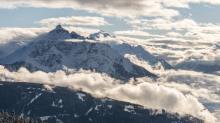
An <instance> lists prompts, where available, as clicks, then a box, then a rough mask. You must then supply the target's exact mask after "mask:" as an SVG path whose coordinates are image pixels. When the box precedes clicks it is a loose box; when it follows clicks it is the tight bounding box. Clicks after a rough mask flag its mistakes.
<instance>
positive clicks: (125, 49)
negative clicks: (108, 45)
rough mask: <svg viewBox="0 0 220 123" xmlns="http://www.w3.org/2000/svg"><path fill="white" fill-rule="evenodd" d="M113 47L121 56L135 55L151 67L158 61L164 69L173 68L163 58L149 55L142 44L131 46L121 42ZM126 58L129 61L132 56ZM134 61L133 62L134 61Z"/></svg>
mask: <svg viewBox="0 0 220 123" xmlns="http://www.w3.org/2000/svg"><path fill="white" fill-rule="evenodd" d="M113 49H115V50H117V51H118V52H119V53H120V54H121V55H122V56H125V57H126V55H127V54H129V55H130V56H133V55H134V56H135V57H136V58H137V59H138V60H140V61H146V62H147V63H148V64H149V65H150V66H152V67H153V68H155V67H156V65H157V64H158V63H160V64H161V66H162V67H163V68H164V69H165V70H166V69H174V68H173V67H172V66H171V65H169V64H168V63H167V62H166V61H165V60H163V59H159V58H156V57H155V56H153V55H151V54H150V53H149V52H148V51H146V50H145V49H144V48H143V47H142V46H140V45H138V46H131V45H129V44H126V43H123V44H119V45H116V46H114V47H113ZM126 58H128V59H130V61H131V62H133V61H132V58H131V57H129V56H127V57H126ZM134 63H135V62H134Z"/></svg>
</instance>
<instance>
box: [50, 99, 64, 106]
mask: <svg viewBox="0 0 220 123" xmlns="http://www.w3.org/2000/svg"><path fill="white" fill-rule="evenodd" d="M62 102H63V100H62V99H60V100H59V101H58V102H57V103H58V104H56V101H53V103H52V105H51V106H52V107H58V108H63V105H62Z"/></svg>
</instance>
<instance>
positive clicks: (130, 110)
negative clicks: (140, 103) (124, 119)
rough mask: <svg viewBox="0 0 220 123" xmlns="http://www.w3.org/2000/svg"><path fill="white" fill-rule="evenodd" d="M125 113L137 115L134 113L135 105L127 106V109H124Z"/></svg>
mask: <svg viewBox="0 0 220 123" xmlns="http://www.w3.org/2000/svg"><path fill="white" fill-rule="evenodd" d="M124 111H126V112H129V113H134V114H136V112H135V111H134V106H133V105H126V106H125V108H124Z"/></svg>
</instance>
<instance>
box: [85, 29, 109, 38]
mask: <svg viewBox="0 0 220 123" xmlns="http://www.w3.org/2000/svg"><path fill="white" fill-rule="evenodd" d="M89 37H90V38H93V39H96V38H106V37H112V36H111V35H110V34H108V33H107V32H105V31H103V30H100V31H99V32H97V33H94V34H90V35H89Z"/></svg>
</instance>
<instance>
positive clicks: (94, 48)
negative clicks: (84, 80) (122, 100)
mask: <svg viewBox="0 0 220 123" xmlns="http://www.w3.org/2000/svg"><path fill="white" fill-rule="evenodd" d="M49 33H52V34H57V35H58V36H59V35H60V34H61V35H64V34H70V35H71V34H72V36H73V35H78V34H76V33H73V32H72V33H68V31H65V29H63V28H62V27H61V26H60V25H58V26H57V27H56V29H54V30H52V31H51V32H49ZM57 35H54V36H57ZM0 64H2V65H5V66H6V68H8V69H9V70H12V71H16V70H18V69H19V68H20V67H21V66H23V67H26V68H27V69H28V70H29V71H31V72H33V71H37V70H42V71H45V72H55V71H57V70H62V69H63V66H66V67H68V68H72V69H81V68H82V69H84V70H95V71H96V72H100V73H103V72H104V73H106V74H108V75H109V76H111V77H114V78H117V79H129V78H131V77H144V76H150V77H155V75H154V74H152V73H150V72H148V71H147V70H146V69H144V68H142V67H140V66H137V65H135V64H134V63H131V62H130V60H129V59H127V58H125V57H124V56H121V55H120V54H119V53H118V52H117V51H116V50H114V49H112V48H111V47H110V46H109V45H107V44H103V43H90V42H85V41H83V42H65V41H63V40H62V41H58V40H39V41H36V42H33V43H31V44H29V45H28V46H26V47H24V48H22V49H19V50H17V51H15V52H14V53H12V54H11V55H9V56H7V57H5V58H3V59H2V60H0Z"/></svg>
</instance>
